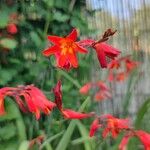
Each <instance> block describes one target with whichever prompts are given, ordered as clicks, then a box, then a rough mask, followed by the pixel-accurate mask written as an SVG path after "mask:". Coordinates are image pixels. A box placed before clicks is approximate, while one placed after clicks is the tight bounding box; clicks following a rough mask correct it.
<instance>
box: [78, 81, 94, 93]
mask: <svg viewBox="0 0 150 150" xmlns="http://www.w3.org/2000/svg"><path fill="white" fill-rule="evenodd" d="M91 87H92V83H90V82H89V83H86V84H85V85H84V86H82V87H81V88H80V93H81V94H87V93H88V92H89V90H90V88H91Z"/></svg>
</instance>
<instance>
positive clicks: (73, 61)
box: [68, 54, 78, 68]
mask: <svg viewBox="0 0 150 150" xmlns="http://www.w3.org/2000/svg"><path fill="white" fill-rule="evenodd" d="M68 57H69V61H70V63H71V64H72V66H73V67H75V68H77V67H78V60H77V57H76V55H75V54H69V55H68Z"/></svg>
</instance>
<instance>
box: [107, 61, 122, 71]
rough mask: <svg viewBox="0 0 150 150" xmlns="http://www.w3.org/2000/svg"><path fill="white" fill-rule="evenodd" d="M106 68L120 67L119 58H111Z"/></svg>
mask: <svg viewBox="0 0 150 150" xmlns="http://www.w3.org/2000/svg"><path fill="white" fill-rule="evenodd" d="M108 68H109V69H118V68H120V60H112V61H111V62H110V63H109V64H108Z"/></svg>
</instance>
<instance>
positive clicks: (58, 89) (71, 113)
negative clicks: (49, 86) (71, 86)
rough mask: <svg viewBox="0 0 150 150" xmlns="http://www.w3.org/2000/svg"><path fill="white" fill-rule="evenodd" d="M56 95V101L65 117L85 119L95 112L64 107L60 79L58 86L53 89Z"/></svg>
mask: <svg viewBox="0 0 150 150" xmlns="http://www.w3.org/2000/svg"><path fill="white" fill-rule="evenodd" d="M53 91H54V95H55V103H56V105H57V108H58V109H59V110H60V112H61V113H62V115H63V116H64V118H66V119H84V118H88V117H92V116H93V115H94V113H92V112H91V113H88V114H86V113H80V112H76V111H73V110H71V109H64V108H63V107H62V92H61V81H58V83H57V84H56V86H55V87H54V89H53Z"/></svg>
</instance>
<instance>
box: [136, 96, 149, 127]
mask: <svg viewBox="0 0 150 150" xmlns="http://www.w3.org/2000/svg"><path fill="white" fill-rule="evenodd" d="M149 108H150V98H148V99H147V100H146V101H145V102H144V104H143V105H142V107H141V108H140V109H139V111H138V113H137V117H136V120H135V127H136V128H140V125H141V122H142V119H143V118H144V115H145V114H146V113H147V112H148V109H149Z"/></svg>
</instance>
